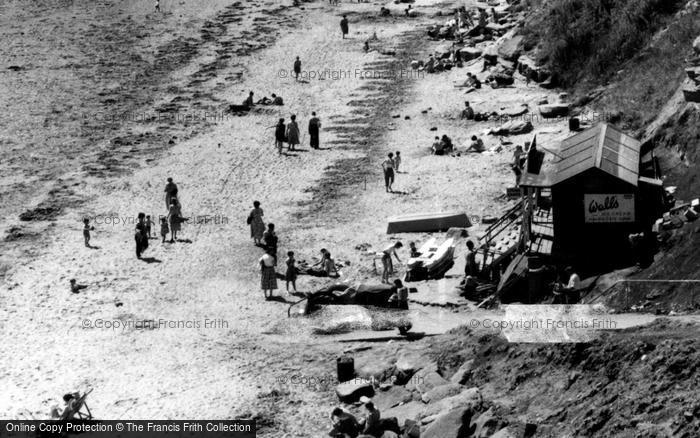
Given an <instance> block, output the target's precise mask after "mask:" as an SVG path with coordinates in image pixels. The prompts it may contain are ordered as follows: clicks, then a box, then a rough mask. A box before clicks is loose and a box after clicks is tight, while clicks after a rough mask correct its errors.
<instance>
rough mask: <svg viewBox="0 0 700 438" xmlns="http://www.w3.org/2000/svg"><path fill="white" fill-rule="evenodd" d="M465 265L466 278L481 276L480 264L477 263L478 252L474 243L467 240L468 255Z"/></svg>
mask: <svg viewBox="0 0 700 438" xmlns="http://www.w3.org/2000/svg"><path fill="white" fill-rule="evenodd" d="M464 257H465V264H464V276H465V277H467V276H471V277H477V276H478V275H479V264H478V263H477V262H476V251H475V250H474V242H472V241H471V240H467V254H466V255H465V256H464Z"/></svg>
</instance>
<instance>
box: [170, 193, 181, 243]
mask: <svg viewBox="0 0 700 438" xmlns="http://www.w3.org/2000/svg"><path fill="white" fill-rule="evenodd" d="M176 195H177V192H175V195H173V197H172V199H171V200H170V208H169V210H168V224H169V225H170V243H174V242H175V241H176V240H177V233H178V231H180V229H181V228H182V207H181V206H180V201H178V199H177V196H176Z"/></svg>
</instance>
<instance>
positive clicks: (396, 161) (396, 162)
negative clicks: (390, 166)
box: [394, 151, 401, 173]
mask: <svg viewBox="0 0 700 438" xmlns="http://www.w3.org/2000/svg"><path fill="white" fill-rule="evenodd" d="M400 167H401V152H400V151H396V155H395V156H394V168H395V170H396V173H401V171H400V170H399V168H400Z"/></svg>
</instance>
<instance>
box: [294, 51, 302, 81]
mask: <svg viewBox="0 0 700 438" xmlns="http://www.w3.org/2000/svg"><path fill="white" fill-rule="evenodd" d="M300 74H301V60H300V59H299V57H298V56H297V59H296V61H294V79H295V80H297V81H298V80H299V75H300Z"/></svg>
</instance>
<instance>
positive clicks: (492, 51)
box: [481, 46, 498, 65]
mask: <svg viewBox="0 0 700 438" xmlns="http://www.w3.org/2000/svg"><path fill="white" fill-rule="evenodd" d="M481 56H483V57H484V59H485V60H486V61H487V62H488V63H489V64H490V65H496V64H497V63H498V51H497V50H496V48H495V47H494V46H489V47H488V48H486V50H484V52H483V53H482V54H481Z"/></svg>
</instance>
